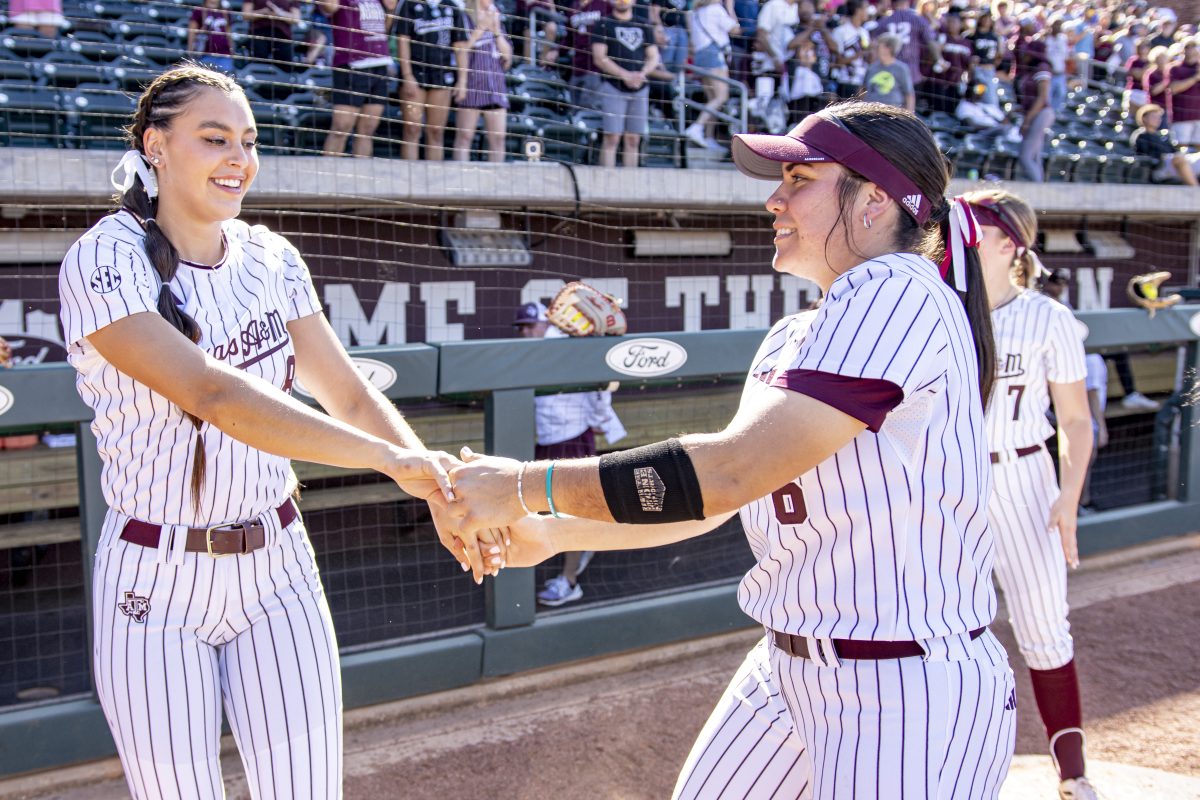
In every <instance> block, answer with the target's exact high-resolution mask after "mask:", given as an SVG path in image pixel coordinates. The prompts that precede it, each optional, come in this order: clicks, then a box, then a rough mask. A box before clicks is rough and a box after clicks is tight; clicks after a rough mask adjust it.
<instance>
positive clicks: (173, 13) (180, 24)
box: [145, 2, 194, 36]
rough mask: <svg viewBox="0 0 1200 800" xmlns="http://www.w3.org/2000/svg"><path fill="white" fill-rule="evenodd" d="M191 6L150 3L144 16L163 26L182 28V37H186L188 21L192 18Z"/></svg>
mask: <svg viewBox="0 0 1200 800" xmlns="http://www.w3.org/2000/svg"><path fill="white" fill-rule="evenodd" d="M193 5H194V4H188V3H181V2H173V3H172V2H159V3H150V4H149V8H147V9H146V11H145V14H146V16H148V17H150V18H151V19H154V20H157V21H158V22H159V23H161V24H163V25H171V26H173V27H176V28H183V31H184V34H183V35H184V36H187V26H188V20H189V19H190V18H191V16H192V8H193Z"/></svg>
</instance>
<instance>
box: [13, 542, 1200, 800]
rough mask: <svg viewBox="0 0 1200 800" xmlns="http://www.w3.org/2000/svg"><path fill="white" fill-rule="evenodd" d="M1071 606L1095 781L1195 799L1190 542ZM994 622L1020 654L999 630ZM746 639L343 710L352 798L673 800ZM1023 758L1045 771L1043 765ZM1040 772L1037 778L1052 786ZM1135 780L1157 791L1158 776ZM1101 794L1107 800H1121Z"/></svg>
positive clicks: (1112, 576)
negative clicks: (1167, 780)
mask: <svg viewBox="0 0 1200 800" xmlns="http://www.w3.org/2000/svg"><path fill="white" fill-rule="evenodd" d="M1071 602H1072V605H1073V606H1074V611H1073V612H1072V621H1073V626H1074V632H1075V635H1076V646H1077V653H1078V655H1077V659H1078V663H1079V671H1080V676H1081V680H1082V684H1083V687H1082V688H1083V700H1084V713H1085V720H1086V721H1085V726H1086V727H1087V729H1088V731H1089V736H1090V741H1089V744H1090V746H1089V752H1090V756H1091V757H1092V758H1093V759H1096V760H1098V761H1103V762H1106V763H1105V764H1104V766H1105V770H1104V774H1105V775H1108V774H1110V772H1111V770H1109V769H1108V767H1109V766H1110V765H1112V764H1114V763H1116V764H1127V765H1133V766H1137V767H1146V768H1152V769H1157V770H1165V771H1168V772H1171V773H1176V774H1178V775H1180V776H1185V777H1187V778H1190V779H1196V780H1190V779H1189V780H1186V781H1184V783H1185V784H1186V786H1187V787H1189V788H1187V789H1185V790H1180V789H1178V788H1176V789H1174V790H1172V791H1171V792H1170V793H1169V794H1161V793H1160V794H1155V793H1154V792H1153V791H1149V792H1144V791H1143V792H1139V794H1138V795H1137V796H1138V798H1139V800H1157V798H1159V797H1163V798H1165V797H1168V796H1169V797H1171V798H1172V800H1176V798H1180V797H1185V796H1187V797H1200V792H1198V793H1196V794H1193V793H1192V789H1191V788H1190V787H1193V786H1200V763H1198V762H1197V760H1196V754H1197V753H1200V670H1198V669H1197V666H1196V665H1197V664H1200V636H1197V631H1198V623H1197V617H1196V609H1198V608H1200V548H1197V547H1195V546H1192V547H1191V548H1188V549H1185V550H1183V551H1180V552H1176V553H1173V554H1171V555H1169V556H1163V557H1158V558H1153V559H1149V560H1141V561H1138V562H1136V563H1122V564H1117V565H1115V566H1114V565H1108V566H1105V565H1104V564H1103V563H1102V562H1101V561H1098V562H1096V563H1094V564H1093V565H1092V566H1091V567H1089V568H1087V569H1085V571H1083V572H1082V573H1080V574H1078V575H1076V576H1074V577H1073V578H1072V581H1071ZM994 629H995V631H996V633H997V635H998V636H999V637H1000V639H1001V640H1002V641H1003V642H1004V644H1005V645H1006V646H1007V647H1008V648H1009V650H1010V652H1015V647H1014V644H1013V640H1012V632H1011V629H1010V628H1009V626H1008V625H1007V623H997V624H996V625H995V626H994ZM755 638H756V635H755V633H754V632H753V631H750V630H748V631H741V632H737V633H733V634H727V635H725V636H721V637H715V638H713V639H709V640H702V641H697V642H691V643H686V644H683V645H675V646H671V647H664V648H656V649H655V650H648V651H643V652H641V653H635V654H626V655H621V656H615V657H612V658H606V659H599V660H596V661H592V662H588V663H586V664H578V665H571V666H568V667H562V668H557V669H553V670H545V671H542V672H539V673H535V674H531V675H522V676H516V677H513V678H508V679H503V680H498V681H492V682H489V683H487V684H483V685H480V686H474V687H470V688H468V689H463V690H457V691H455V692H447V693H444V694H443V695H437V696H430V697H425V698H416V699H414V700H409V701H402V702H399V703H392V704H388V705H386V706H378V707H375V708H372V709H363V710H360V711H355V712H352V713H351V714H349V715H348V719H347V732H346V797H347V798H372V800H382V798H396V797H404V798H445V797H456V796H457V797H478V798H504V799H507V798H514V799H515V800H524V799H525V798H529V800H552V799H553V798H557V797H560V796H561V797H572V798H628V799H629V800H635V799H636V800H640V799H641V798H645V800H658V798H665V797H669V795H670V791H671V788H672V786H673V784H674V780H675V775H676V772H677V771H678V769H679V766H680V764H682V762H683V759H684V757H685V755H686V753H687V750H688V748H689V746H690V744H691V741H692V737H693V736H694V735H695V733H696V732H697V731H698V730H699V728H700V726H701V725H702V724H703V722H704V720H705V718H706V717H707V715H708V712H709V710H710V709H711V707H712V705H713V703H714V702H715V701H716V699H717V697H718V696H719V695H720V693H721V692H722V691H723V689H724V686H725V683H726V681H727V680H728V679H729V677H730V675H731V674H732V672H733V670H734V668H735V667H736V665H737V664H738V663H739V662H740V660H741V658H742V657H743V655H744V654H745V652H746V650H747V649H748V647H749V646H750V645H751V644H752V643H753V641H754V640H755ZM1017 660H1019V659H1017ZM1016 669H1017V674H1018V709H1020V712H1019V714H1020V716H1019V725H1018V734H1017V752H1018V753H1019V754H1036V755H1037V756H1040V755H1041V754H1042V753H1044V748H1045V735H1044V733H1043V732H1042V731H1041V729H1040V724H1039V723H1038V721H1037V718H1036V713H1035V712H1034V703H1033V695H1032V692H1031V690H1030V686H1029V676H1028V672H1027V671H1026V670H1025V669H1024V667H1023V666H1020V665H1017V666H1016ZM1023 762H1024V763H1023V764H1022V767H1023V769H1024V770H1025V771H1028V769H1033V770H1035V771H1036V770H1039V769H1043V768H1042V767H1040V766H1039V765H1040V764H1042V760H1041V759H1032V760H1031V759H1024V760H1023ZM1045 763H1046V764H1047V765H1048V759H1045ZM115 769H117V767H115V764H114V762H113V761H111V760H110V761H107V762H100V763H97V764H94V765H88V766H85V767H79V768H72V769H71V770H63V771H58V772H56V773H55V774H54V775H52V776H45V777H43V778H40V779H39V778H34V779H25V780H24V781H8V782H0V798H8V797H12V798H16V797H23V798H35V797H36V798H58V799H59V800H84V799H85V798H87V800H106V799H107V798H116V797H124V796H126V795H125V793H124V789H123V785H122V783H121V782H120V781H119V780H108V781H105V780H98V778H100V777H101V776H104V777H113V778H115V777H116V774H115V772H114V770H115ZM84 770H87V772H81V771H84ZM1043 771H1044V772H1045V773H1046V775H1043V776H1041V777H1042V778H1043V781H1042V783H1039V784H1038V785H1039V786H1040V785H1043V784H1045V785H1047V786H1052V785H1053V783H1052V781H1050V780H1049V777H1048V773H1049V768H1048V766H1046V767H1045V768H1044V769H1043ZM238 773H240V767H239V765H238V764H237V762H236V760H235V758H234V757H231V758H229V759H227V775H228V778H229V780H228V781H227V784H228V787H229V792H230V794H229V796H230V797H231V798H244V797H248V793H247V792H246V790H245V784H244V781H243V780H242V778H241V776H240V774H238ZM1146 775H1149V776H1150V777H1149V778H1145V776H1146ZM72 776H75V777H74V778H73V777H72ZM84 776H90V777H84ZM1143 778H1145V779H1146V780H1148V781H1149V782H1150V783H1149V784H1145V785H1151V786H1153V774H1152V773H1148V772H1147V773H1144V774H1143ZM39 780H40V781H41V784H40V785H39V784H38V781H39ZM76 780H78V781H79V783H83V782H84V781H86V782H87V784H88V785H86V786H83V785H76V786H72V785H71V784H72V783H73V782H74V781H76ZM1113 780H1115V779H1113ZM1130 785H1131V786H1132V784H1130ZM1139 785H1142V784H1139ZM1180 785H1183V784H1180ZM1101 788H1102V789H1104V788H1106V787H1104V786H1102V787H1101ZM1109 788H1110V791H1109V792H1106V794H1107V796H1108V797H1110V798H1117V797H1121V796H1122V794H1121V793H1119V792H1118V793H1114V790H1116V789H1117V787H1115V786H1113V787H1109ZM1050 791H1052V789H1051V790H1050ZM1180 791H1184V794H1180ZM1006 796H1012V797H1016V796H1021V797H1026V796H1028V797H1035V796H1045V797H1047V798H1049V797H1051V796H1053V795H1052V794H1045V795H1043V794H1042V793H1041V792H1039V793H1038V794H1036V795H1034V794H1029V795H1026V794H1025V793H1024V792H1023V791H1022V792H1021V793H1020V794H1019V795H1018V794H1014V793H1012V792H1007V793H1006Z"/></svg>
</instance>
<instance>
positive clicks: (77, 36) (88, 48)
mask: <svg viewBox="0 0 1200 800" xmlns="http://www.w3.org/2000/svg"><path fill="white" fill-rule="evenodd" d="M59 50H63V51H66V52H70V53H76V54H78V55H81V56H83V57H84V58H86V59H87V60H89V61H95V62H97V63H108V62H112V61H114V60H116V59H118V58H120V57H121V56H123V55H125V45H124V43H122V42H115V41H113V38H112V37H111V36H109V35H108V34H107V33H105V32H104V31H84V30H74V31H72V32H71V35H70V36H68V37H66V38H64V39H60V40H59Z"/></svg>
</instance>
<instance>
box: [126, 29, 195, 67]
mask: <svg viewBox="0 0 1200 800" xmlns="http://www.w3.org/2000/svg"><path fill="white" fill-rule="evenodd" d="M128 53H129V57H130V58H133V59H135V60H137V61H141V62H143V63H145V64H146V65H148V66H150V67H151V68H156V69H158V70H160V71H161V70H162V68H163V67H167V66H170V65H171V64H174V63H175V62H176V61H178V60H179V59H181V58H183V55H184V53H183V50H182V49H181V48H180V47H179V45H178V44H176V43H174V42H172V41H171V40H170V39H168V38H167V37H165V36H160V35H143V36H137V37H135V38H133V39H131V40H129V51H128Z"/></svg>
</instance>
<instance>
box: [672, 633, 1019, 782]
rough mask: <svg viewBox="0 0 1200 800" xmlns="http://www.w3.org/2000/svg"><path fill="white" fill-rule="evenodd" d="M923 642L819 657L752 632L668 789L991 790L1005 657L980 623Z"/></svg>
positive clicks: (1012, 727)
mask: <svg viewBox="0 0 1200 800" xmlns="http://www.w3.org/2000/svg"><path fill="white" fill-rule="evenodd" d="M925 644H926V649H927V650H928V651H929V652H930V655H929V657H928V659H921V658H902V659H884V660H879V661H866V660H862V661H844V662H842V664H841V665H840V666H821V665H818V664H816V663H815V662H813V661H810V660H808V659H806V658H793V657H791V656H789V655H787V654H785V653H782V652H781V651H779V650H777V649H776V648H775V647H774V646H769V645H767V643H766V641H765V640H764V641H762V642H760V643H759V644H758V645H757V646H756V647H755V648H754V650H752V651H751V652H750V655H749V656H747V658H746V661H745V662H743V664H742V666H741V668H739V670H738V672H737V674H735V675H734V678H733V681H731V682H730V684H729V688H728V689H726V691H725V695H724V696H723V697H722V698H721V700H720V702H719V703H718V704H717V708H716V710H714V712H713V714H712V716H711V717H710V718H709V720H708V722H707V723H706V724H705V726H704V729H703V730H702V731H701V733H700V736H699V737H698V738H697V740H696V744H695V745H694V746H693V748H692V752H691V754H690V755H689V756H688V760H687V762H686V763H685V765H684V769H683V772H682V774H681V775H680V776H679V782H678V783H677V784H676V786H675V794H674V798H676V800H692V799H693V798H695V799H696V800H709V798H722V799H726V798H727V799H728V800H733V798H753V799H754V800H758V799H759V798H763V799H765V798H798V799H799V800H844V799H847V798H853V799H854V800H857V799H858V798H862V799H863V800H868V799H869V800H890V799H891V798H925V799H929V800H933V799H934V798H936V799H937V800H960V798H966V799H967V800H974V799H975V798H995V797H996V796H997V795H998V793H999V791H1000V784H1001V783H1003V781H1004V777H1005V775H1006V774H1007V773H1008V765H1009V762H1010V761H1011V760H1012V754H1013V746H1014V739H1015V735H1016V701H1015V695H1014V682H1013V674H1012V670H1011V669H1010V668H1009V666H1008V656H1007V655H1006V654H1005V652H1004V648H1003V647H1001V646H1000V643H999V642H998V641H996V638H995V637H994V636H992V634H991V633H990V632H989V633H984V634H983V635H982V636H980V637H979V639H977V640H975V641H971V640H970V639H969V638H968V637H966V636H957V637H949V638H947V639H937V640H931V641H929V642H926V643H925ZM781 703H782V704H783V706H782V707H781ZM793 720H799V721H800V724H799V726H798V729H793Z"/></svg>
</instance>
